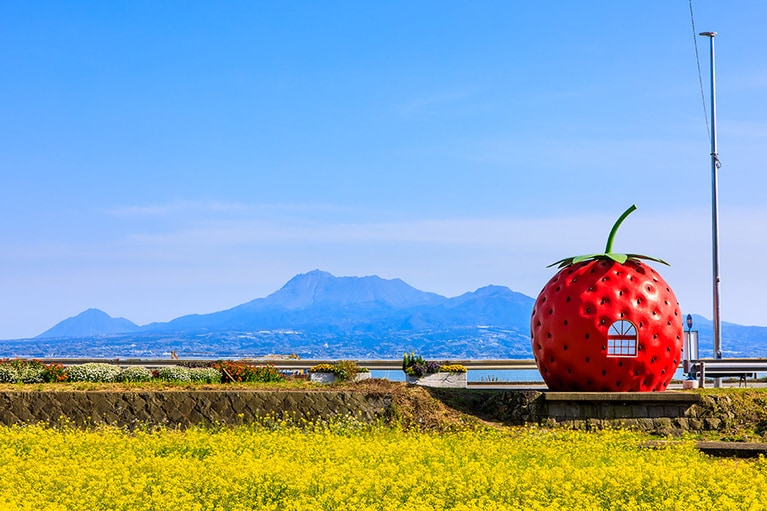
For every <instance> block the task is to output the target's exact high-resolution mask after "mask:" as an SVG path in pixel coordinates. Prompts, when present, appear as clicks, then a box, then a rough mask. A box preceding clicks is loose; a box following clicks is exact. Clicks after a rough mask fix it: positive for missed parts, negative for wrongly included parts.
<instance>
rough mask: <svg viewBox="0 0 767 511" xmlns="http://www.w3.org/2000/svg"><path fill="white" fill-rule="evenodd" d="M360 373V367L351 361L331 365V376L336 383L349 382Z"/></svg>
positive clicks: (340, 361)
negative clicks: (334, 378) (334, 377)
mask: <svg viewBox="0 0 767 511" xmlns="http://www.w3.org/2000/svg"><path fill="white" fill-rule="evenodd" d="M361 372H362V370H361V369H360V366H358V365H357V362H355V361H353V360H339V361H338V362H336V363H335V364H333V374H335V375H336V379H337V380H338V381H351V380H353V379H354V378H356V377H357V375H358V374H359V373H361Z"/></svg>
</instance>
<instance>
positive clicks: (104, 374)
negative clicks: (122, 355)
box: [68, 362, 121, 383]
mask: <svg viewBox="0 0 767 511" xmlns="http://www.w3.org/2000/svg"><path fill="white" fill-rule="evenodd" d="M120 372H121V371H120V366H116V365H113V364H104V363H97V362H90V363H87V364H80V365H74V366H71V367H70V368H69V370H68V373H69V380H70V381H88V382H104V383H110V382H115V381H117V379H118V377H119V375H120Z"/></svg>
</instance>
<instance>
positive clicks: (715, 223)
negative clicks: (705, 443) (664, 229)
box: [700, 32, 722, 387]
mask: <svg viewBox="0 0 767 511" xmlns="http://www.w3.org/2000/svg"><path fill="white" fill-rule="evenodd" d="M700 35H701V36H705V37H708V38H709V40H710V43H711V248H712V257H711V262H712V273H713V275H712V277H713V306H714V358H718V359H719V358H722V322H721V318H720V315H719V283H720V281H721V279H720V275H719V194H718V189H719V167H720V166H721V164H720V163H719V154H718V152H717V146H716V65H715V60H714V38H715V37H716V32H701V33H700ZM720 380H721V379H720V378H717V379H716V384H715V386H716V387H719V386H720V384H721V383H720Z"/></svg>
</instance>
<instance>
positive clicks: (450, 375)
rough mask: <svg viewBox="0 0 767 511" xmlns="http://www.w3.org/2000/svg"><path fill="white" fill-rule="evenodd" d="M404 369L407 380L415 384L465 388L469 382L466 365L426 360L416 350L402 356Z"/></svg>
mask: <svg viewBox="0 0 767 511" xmlns="http://www.w3.org/2000/svg"><path fill="white" fill-rule="evenodd" d="M402 370H403V371H404V372H405V376H406V380H407V382H408V383H411V384H413V385H423V386H425V387H458V388H465V387H466V383H467V379H466V367H465V366H462V365H461V364H451V363H449V362H434V361H431V360H424V358H423V357H422V356H420V355H416V354H415V352H411V353H409V354H408V353H405V355H404V356H403V358H402Z"/></svg>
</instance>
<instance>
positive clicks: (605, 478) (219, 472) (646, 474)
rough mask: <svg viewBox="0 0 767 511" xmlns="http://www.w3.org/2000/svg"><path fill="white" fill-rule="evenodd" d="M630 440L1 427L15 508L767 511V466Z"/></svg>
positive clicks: (686, 445) (322, 428)
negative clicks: (764, 510)
mask: <svg viewBox="0 0 767 511" xmlns="http://www.w3.org/2000/svg"><path fill="white" fill-rule="evenodd" d="M645 441H646V437H643V436H641V435H639V434H637V433H632V432H628V431H602V432H581V431H564V430H542V429H534V428H520V429H505V430H491V429H474V430H467V431H458V432H449V433H429V432H413V431H411V432H404V431H401V430H398V429H395V428H389V427H378V426H363V425H359V424H355V423H354V422H353V421H350V422H346V423H338V424H330V425H328V424H324V425H314V426H308V427H307V426H305V427H303V428H299V427H294V426H287V425H264V424H262V425H253V426H246V427H238V428H223V427H222V428H210V429H203V428H195V429H190V430H186V431H171V430H156V431H134V432H127V431H123V430H120V429H116V428H96V429H92V430H88V431H82V430H77V429H74V428H70V427H58V428H51V427H42V426H27V427H0V509H2V510H35V511H40V510H62V511H63V510H89V511H95V510H110V511H111V510H211V511H212V510H217V511H218V510H221V511H223V510H246V509H274V510H278V509H279V510H408V511H418V510H435V509H436V510H441V509H453V510H471V509H483V510H516V509H567V510H578V511H587V510H593V509H611V510H624V509H625V510H640V509H641V510H652V511H657V510H663V509H696V510H708V509H710V510H738V511H742V510H759V509H767V461H765V460H764V459H759V460H753V461H743V460H740V461H738V460H727V459H714V458H709V457H707V456H705V455H702V454H700V453H698V452H697V451H696V450H695V449H694V447H693V443H692V442H683V443H681V444H674V445H672V446H669V447H666V448H662V449H649V448H646V447H642V444H643V442H645Z"/></svg>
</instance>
